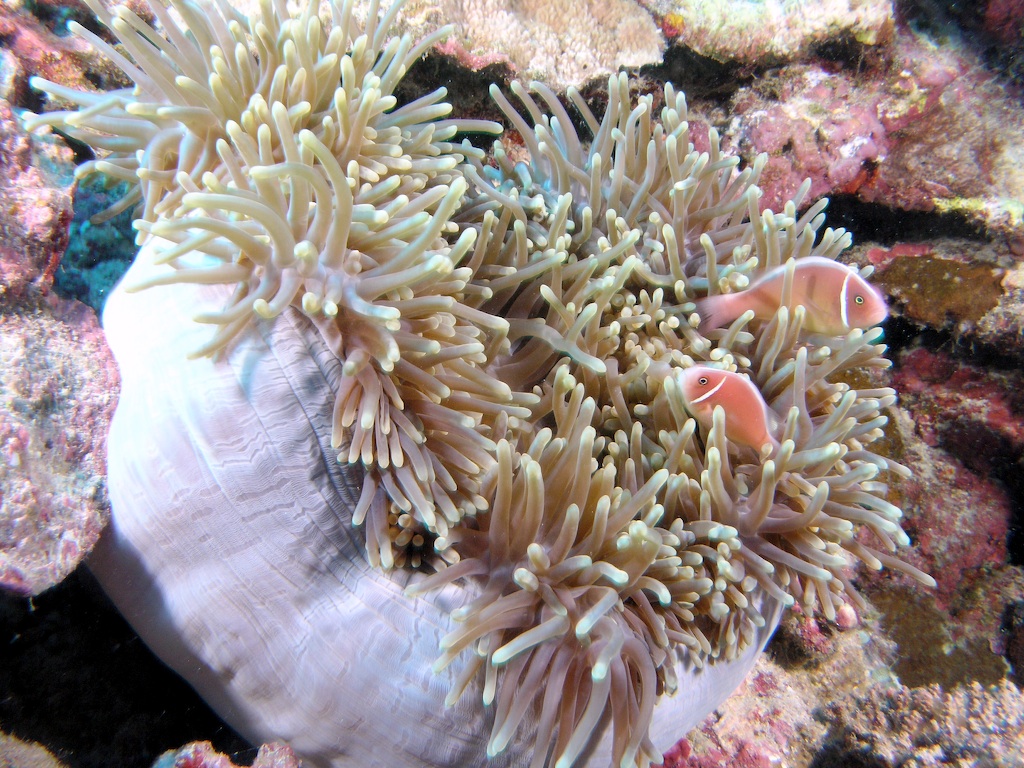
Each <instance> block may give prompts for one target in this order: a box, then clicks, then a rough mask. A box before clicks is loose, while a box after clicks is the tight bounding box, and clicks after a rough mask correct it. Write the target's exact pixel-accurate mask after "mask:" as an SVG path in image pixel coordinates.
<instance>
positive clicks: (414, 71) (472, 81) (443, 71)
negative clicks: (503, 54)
mask: <svg viewBox="0 0 1024 768" xmlns="http://www.w3.org/2000/svg"><path fill="white" fill-rule="evenodd" d="M512 79H513V78H512V70H511V69H510V68H509V66H508V65H507V64H504V63H496V64H491V65H489V66H486V67H483V68H481V69H478V70H472V69H469V68H468V67H466V66H465V65H463V64H461V63H460V62H459V61H458V60H457V59H455V58H453V57H451V56H446V55H445V54H442V53H438V52H436V51H431V52H430V53H428V54H427V55H426V56H424V57H422V58H421V59H420V60H419V61H417V62H416V63H415V64H414V65H413V66H412V67H410V69H409V71H408V73H407V74H406V75H405V76H404V77H403V78H402V80H401V82H400V83H399V84H398V87H397V88H396V89H395V97H396V98H397V99H398V106H402V105H403V104H407V103H408V102H410V101H413V100H415V99H418V98H420V97H421V96H423V95H425V94H428V93H431V92H432V91H435V90H437V89H438V88H440V87H441V86H444V87H445V88H447V89H448V95H447V96H446V97H445V101H447V102H448V103H449V104H451V105H452V111H451V113H450V114H449V117H457V118H473V119H481V120H495V121H497V122H503V115H502V114H501V111H500V110H499V109H498V107H497V106H496V105H495V104H494V101H493V100H492V99H491V97H490V95H489V94H488V89H489V87H490V85H491V83H497V84H498V85H503V84H507V83H508V82H509V81H510V80H512ZM514 101H515V99H513V102H514ZM469 138H470V140H471V141H473V143H474V144H476V145H477V146H481V147H484V148H485V149H489V148H490V146H491V142H492V141H494V137H493V136H490V135H485V136H481V137H479V138H474V137H469Z"/></svg>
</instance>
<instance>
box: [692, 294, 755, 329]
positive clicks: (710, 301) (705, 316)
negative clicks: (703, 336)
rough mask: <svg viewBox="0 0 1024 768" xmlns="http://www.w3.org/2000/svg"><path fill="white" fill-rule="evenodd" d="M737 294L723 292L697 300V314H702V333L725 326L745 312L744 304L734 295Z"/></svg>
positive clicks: (698, 327)
mask: <svg viewBox="0 0 1024 768" xmlns="http://www.w3.org/2000/svg"><path fill="white" fill-rule="evenodd" d="M735 295H736V294H731V293H721V294H717V295H715V296H706V297H704V298H703V299H698V300H697V314H698V315H699V316H700V325H698V326H697V330H698V331H699V332H700V333H706V332H707V331H712V330H714V329H715V328H724V327H726V326H727V325H729V324H730V323H731V322H732V321H733V320H735V319H736V318H737V317H739V316H740V315H742V314H743V309H744V308H743V306H742V305H741V304H740V303H739V302H737V301H736V300H735V299H734V298H733V297H734V296H735Z"/></svg>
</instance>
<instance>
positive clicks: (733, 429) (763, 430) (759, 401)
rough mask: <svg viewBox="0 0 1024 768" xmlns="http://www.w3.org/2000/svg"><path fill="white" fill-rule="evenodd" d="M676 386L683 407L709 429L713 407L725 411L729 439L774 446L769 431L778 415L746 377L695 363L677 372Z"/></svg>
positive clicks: (762, 445) (726, 433) (775, 442)
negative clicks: (719, 407)
mask: <svg viewBox="0 0 1024 768" xmlns="http://www.w3.org/2000/svg"><path fill="white" fill-rule="evenodd" d="M678 380H679V386H680V389H681V390H682V392H683V398H684V399H685V400H686V407H687V410H689V411H690V413H691V414H692V415H693V417H694V418H695V419H696V420H697V421H698V422H699V423H700V424H702V425H703V426H705V427H708V428H710V427H711V423H712V416H713V415H714V412H715V406H716V405H720V406H722V409H723V410H724V411H725V436H726V437H727V438H729V440H730V441H731V442H734V443H741V444H743V445H748V446H750V447H751V448H753V449H754V450H757V451H759V450H761V448H762V447H764V445H765V443H770V444H771V445H772V446H773V447H778V444H779V442H778V440H776V439H775V437H773V436H772V430H773V429H774V428H775V427H776V426H777V425H778V421H779V419H778V417H777V416H775V415H774V414H773V413H772V411H771V410H770V409H769V408H768V404H767V403H765V401H764V398H763V397H761V393H760V391H758V389H757V387H756V386H755V385H754V383H753V382H752V381H751V380H750V379H748V378H747V377H746V376H741V375H740V374H738V373H733V372H732V371H723V370H722V369H720V368H709V367H708V366H706V365H695V366H693V367H692V368H687V369H686V370H684V371H683V372H682V373H680V374H679V379H678Z"/></svg>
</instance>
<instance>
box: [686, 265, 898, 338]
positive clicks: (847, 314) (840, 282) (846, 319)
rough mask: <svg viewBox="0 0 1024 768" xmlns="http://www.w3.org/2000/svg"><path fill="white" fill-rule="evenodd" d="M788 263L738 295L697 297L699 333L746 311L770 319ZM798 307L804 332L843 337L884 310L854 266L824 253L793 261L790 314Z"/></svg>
mask: <svg viewBox="0 0 1024 768" xmlns="http://www.w3.org/2000/svg"><path fill="white" fill-rule="evenodd" d="M785 279H786V265H785V264H783V265H782V266H780V267H776V268H775V269H773V270H771V271H770V272H766V273H765V274H764V275H763V276H761V277H760V278H758V279H757V280H755V281H754V282H753V283H752V284H751V286H750V287H749V288H747V289H746V290H743V291H737V292H736V293H723V294H717V295H715V296H708V297H706V298H703V299H699V300H698V301H697V314H699V315H700V331H701V332H702V333H703V332H705V331H709V330H711V329H712V328H722V327H724V326H726V325H729V323H731V322H732V321H733V320H735V319H736V318H737V317H739V316H740V315H742V314H743V313H744V312H746V311H747V310H748V309H752V310H754V317H755V318H757V319H758V320H771V319H772V317H774V316H775V313H776V312H778V310H779V307H781V306H782V287H783V283H784V282H785ZM798 305H802V306H803V307H804V310H805V311H806V314H805V315H804V330H806V331H809V332H810V333H824V334H828V335H830V336H841V335H844V334H846V333H848V332H849V331H850V330H852V329H853V328H870V327H871V326H874V325H878V324H879V323H881V322H882V321H883V320H885V318H886V315H887V314H888V309H887V308H886V305H885V298H884V297H883V296H882V294H881V293H879V291H878V289H877V288H875V287H874V286H872V285H871V284H869V283H868V282H867V281H866V280H865V279H864V278H862V277H861V276H860V275H859V274H858V273H857V271H856V270H854V269H851V268H850V267H848V266H846V265H845V264H840V263H839V262H838V261H832V259H826V258H824V257H822V256H808V257H807V258H804V259H797V261H796V264H795V265H794V270H793V296H792V301H790V303H789V305H788V306H789V310H790V312H792V311H793V309H795V308H796V307H797V306H798Z"/></svg>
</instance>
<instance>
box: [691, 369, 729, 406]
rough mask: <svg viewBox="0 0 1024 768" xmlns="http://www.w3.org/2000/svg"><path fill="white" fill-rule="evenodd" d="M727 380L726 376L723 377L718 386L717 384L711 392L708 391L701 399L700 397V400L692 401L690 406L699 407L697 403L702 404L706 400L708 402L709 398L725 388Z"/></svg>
mask: <svg viewBox="0 0 1024 768" xmlns="http://www.w3.org/2000/svg"><path fill="white" fill-rule="evenodd" d="M725 380H726V377H725V376H722V380H721V381H720V382H718V383H717V384H715V386H713V387H712V388H711V389H710V390H708V391H707V392H705V393H704V394H703V395H701V396H700V397H698V398H697V399H696V400H691V401H690V405H697V403H702V402H704V401H705V400H707V399H708V398H709V397H711V396H712V395H713V394H715V392H717V391H718V390H720V389H721V388H722V387H723V386H725Z"/></svg>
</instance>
